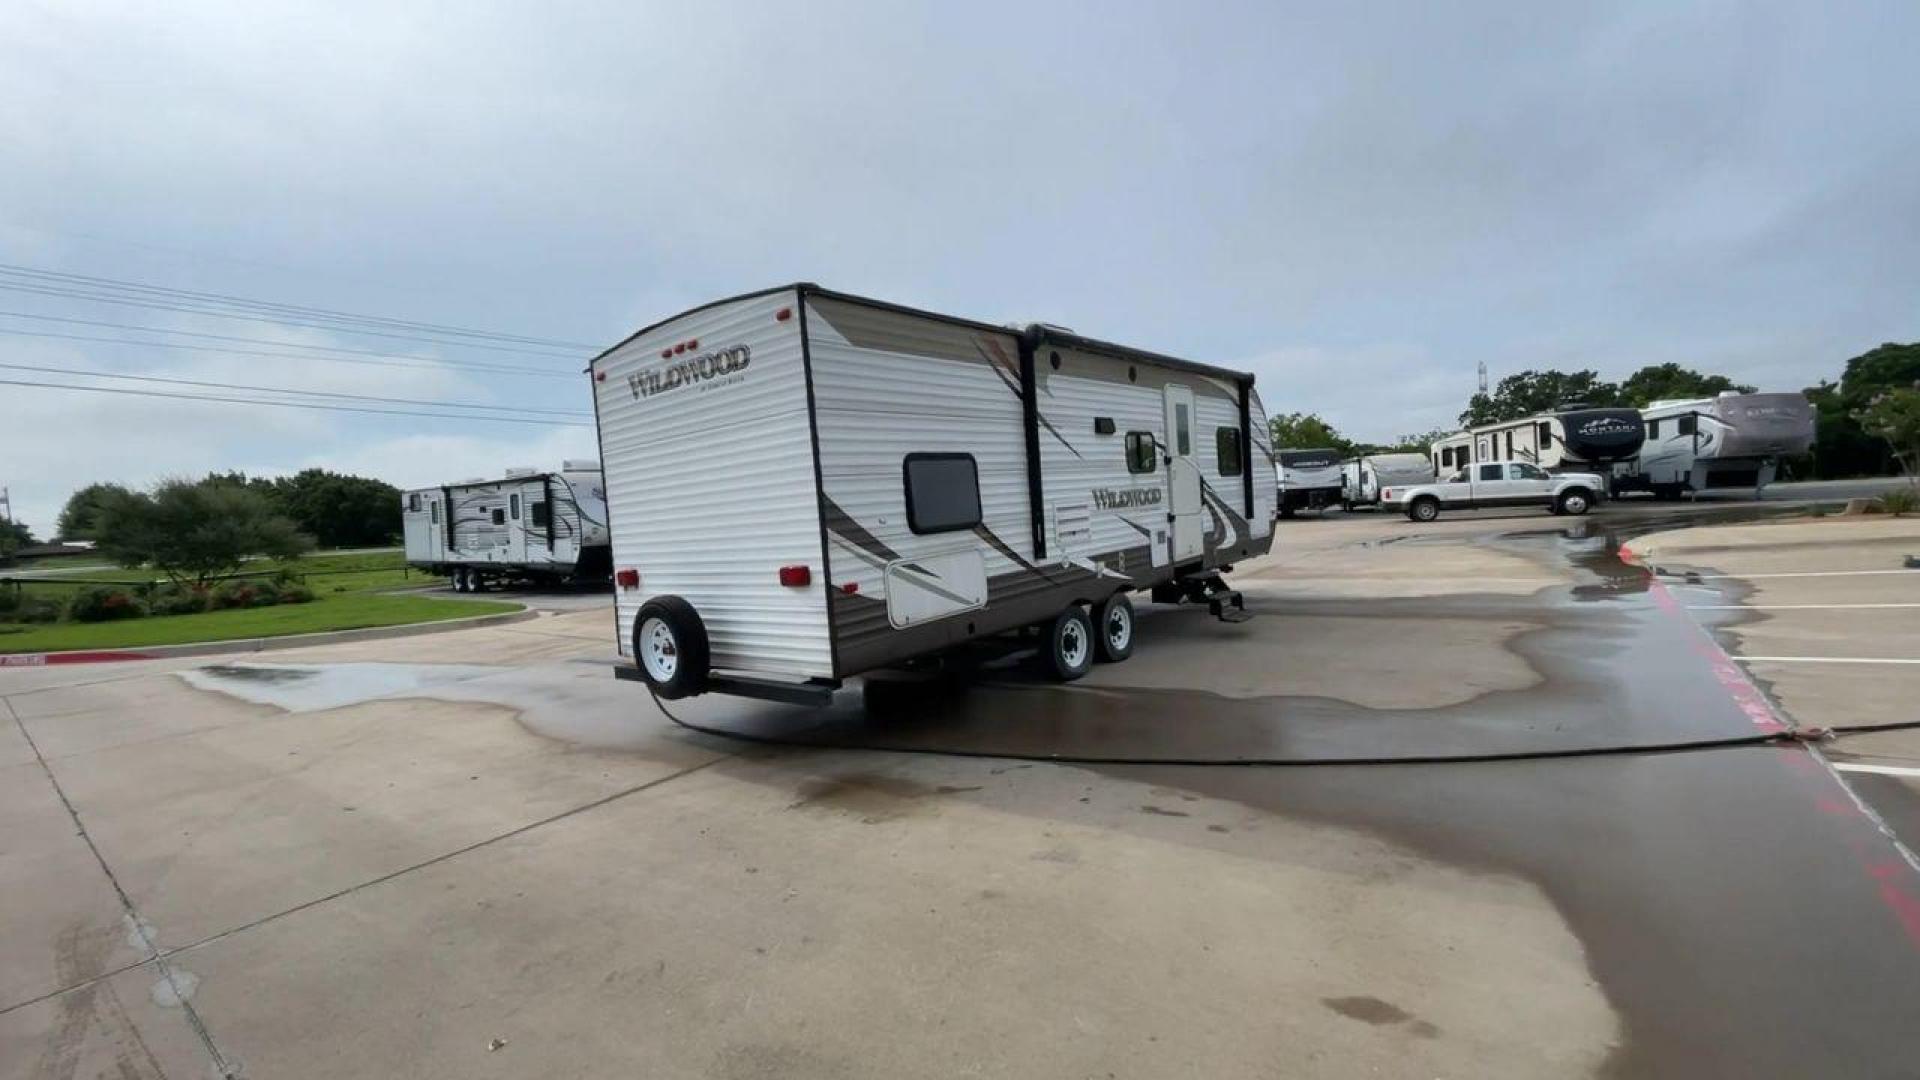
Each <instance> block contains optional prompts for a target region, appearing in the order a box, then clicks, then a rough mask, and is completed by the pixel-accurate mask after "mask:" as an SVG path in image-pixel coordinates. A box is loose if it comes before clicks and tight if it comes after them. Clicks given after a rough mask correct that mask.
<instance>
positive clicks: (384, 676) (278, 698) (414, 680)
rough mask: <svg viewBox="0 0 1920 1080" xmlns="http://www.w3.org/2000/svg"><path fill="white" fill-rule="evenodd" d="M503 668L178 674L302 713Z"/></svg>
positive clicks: (292, 667)
mask: <svg viewBox="0 0 1920 1080" xmlns="http://www.w3.org/2000/svg"><path fill="white" fill-rule="evenodd" d="M506 670H509V669H506V668H499V667H486V666H482V665H478V664H378V663H345V664H213V665H210V666H208V667H203V668H195V669H192V670H190V671H182V672H177V673H176V674H178V675H179V676H180V678H182V679H184V680H185V681H186V682H187V685H189V686H192V687H194V688H195V689H198V690H210V691H213V692H215V693H220V694H226V695H227V696H229V697H236V698H239V699H240V700H242V701H247V702H252V703H253V704H255V705H271V706H274V707H275V708H279V709H285V710H286V711H288V712H296V713H301V712H320V711H323V710H326V709H338V708H342V707H344V706H347V705H356V704H359V703H360V702H363V701H372V700H375V699H376V698H389V697H406V696H408V695H410V694H420V693H421V692H422V691H426V690H430V689H433V688H436V687H447V686H451V685H452V684H454V683H459V682H464V681H466V680H468V679H476V678H479V677H481V676H483V675H493V674H496V673H498V672H502V671H506Z"/></svg>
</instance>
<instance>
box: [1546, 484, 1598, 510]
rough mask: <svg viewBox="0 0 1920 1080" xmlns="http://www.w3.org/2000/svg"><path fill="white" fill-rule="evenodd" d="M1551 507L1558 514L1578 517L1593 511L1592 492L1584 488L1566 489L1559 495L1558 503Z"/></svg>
mask: <svg viewBox="0 0 1920 1080" xmlns="http://www.w3.org/2000/svg"><path fill="white" fill-rule="evenodd" d="M1553 506H1554V509H1555V510H1556V511H1557V512H1559V513H1562V514H1568V515H1571V516H1573V517H1579V516H1580V515H1581V514H1584V513H1586V512H1587V511H1588V510H1591V509H1593V492H1591V491H1588V490H1587V489H1586V488H1568V489H1567V490H1565V491H1563V492H1561V493H1560V499H1559V501H1557V502H1555V503H1554V504H1553Z"/></svg>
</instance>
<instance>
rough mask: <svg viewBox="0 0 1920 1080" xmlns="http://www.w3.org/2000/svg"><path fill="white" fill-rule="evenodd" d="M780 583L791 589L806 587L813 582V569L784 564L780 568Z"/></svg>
mask: <svg viewBox="0 0 1920 1080" xmlns="http://www.w3.org/2000/svg"><path fill="white" fill-rule="evenodd" d="M780 584H782V585H785V586H786V587H788V588H790V589H804V588H806V587H807V586H808V585H811V584H813V571H812V570H811V569H808V568H807V567H804V566H783V567H781V568H780Z"/></svg>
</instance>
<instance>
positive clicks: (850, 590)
mask: <svg viewBox="0 0 1920 1080" xmlns="http://www.w3.org/2000/svg"><path fill="white" fill-rule="evenodd" d="M840 591H841V592H843V593H846V594H847V595H848V596H852V595H853V594H854V593H857V592H859V591H860V583H859V582H857V581H849V582H847V583H846V584H845V585H842V586H840Z"/></svg>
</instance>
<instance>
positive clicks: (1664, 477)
mask: <svg viewBox="0 0 1920 1080" xmlns="http://www.w3.org/2000/svg"><path fill="white" fill-rule="evenodd" d="M1640 414H1641V416H1643V417H1644V418H1645V419H1646V426H1647V442H1646V445H1645V446H1643V447H1642V448H1641V450H1640V456H1639V458H1638V459H1637V460H1635V461H1633V462H1630V463H1629V464H1627V465H1625V466H1622V467H1621V469H1620V470H1619V475H1616V476H1615V478H1614V485H1615V487H1616V488H1618V489H1619V490H1622V491H1651V492H1653V493H1654V494H1655V495H1656V496H1658V497H1660V498H1678V497H1679V496H1680V495H1681V494H1683V493H1686V492H1698V491H1705V490H1707V489H1708V488H1752V489H1754V493H1755V495H1756V497H1757V496H1758V494H1759V492H1760V491H1761V489H1763V488H1765V487H1766V486H1767V485H1768V484H1771V483H1773V478H1774V475H1775V473H1776V472H1777V471H1778V469H1779V464H1780V459H1781V458H1787V457H1795V456H1798V455H1800V454H1804V453H1806V452H1807V451H1808V450H1809V449H1811V448H1812V446H1813V435H1814V428H1813V406H1812V405H1810V404H1808V403H1807V399H1806V396H1805V395H1803V394H1742V393H1737V392H1733V391H1729V392H1727V393H1724V394H1721V395H1720V396H1718V397H1712V398H1700V399H1696V400H1691V401H1656V402H1654V403H1653V404H1652V405H1649V406H1647V407H1646V408H1645V409H1642V410H1641V411H1640Z"/></svg>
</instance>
